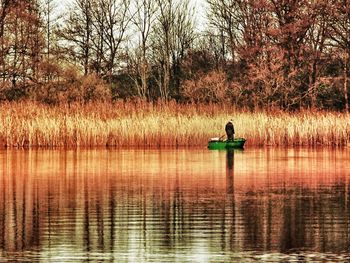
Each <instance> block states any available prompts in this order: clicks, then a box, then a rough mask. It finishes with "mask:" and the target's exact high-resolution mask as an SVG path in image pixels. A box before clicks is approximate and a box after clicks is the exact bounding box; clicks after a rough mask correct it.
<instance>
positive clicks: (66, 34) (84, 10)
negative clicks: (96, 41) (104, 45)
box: [58, 0, 93, 75]
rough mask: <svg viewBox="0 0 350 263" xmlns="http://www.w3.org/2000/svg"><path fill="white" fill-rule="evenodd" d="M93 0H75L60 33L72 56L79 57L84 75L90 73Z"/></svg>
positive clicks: (67, 50) (67, 51) (66, 51)
mask: <svg viewBox="0 0 350 263" xmlns="http://www.w3.org/2000/svg"><path fill="white" fill-rule="evenodd" d="M92 1H93V0H75V1H74V4H73V6H72V8H71V9H70V12H69V13H68V16H67V18H66V20H65V23H64V25H63V28H61V29H60V30H59V32H58V35H59V36H60V37H61V38H62V39H63V40H64V41H63V42H62V43H63V44H62V45H63V46H64V47H65V48H64V50H65V53H68V54H69V55H70V58H71V59H73V61H74V59H77V60H78V63H79V64H80V65H82V66H83V69H84V75H87V74H88V73H89V69H90V58H91V57H90V56H91V49H92V48H91V46H92V30H93V16H92V9H91V8H92Z"/></svg>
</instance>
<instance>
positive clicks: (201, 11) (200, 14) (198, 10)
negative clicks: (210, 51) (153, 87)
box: [54, 0, 206, 30]
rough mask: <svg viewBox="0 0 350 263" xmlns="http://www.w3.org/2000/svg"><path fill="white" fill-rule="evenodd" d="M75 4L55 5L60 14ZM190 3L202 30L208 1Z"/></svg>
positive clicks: (65, 1) (62, 2)
mask: <svg viewBox="0 0 350 263" xmlns="http://www.w3.org/2000/svg"><path fill="white" fill-rule="evenodd" d="M180 1H181V0H180ZM73 2H74V0H54V3H55V5H56V6H57V9H58V10H60V11H59V12H66V10H69V6H70V4H71V3H73ZM190 3H191V5H192V6H194V7H195V19H196V23H197V28H198V29H199V30H201V29H203V28H204V25H205V24H206V19H205V6H206V1H205V0H190Z"/></svg>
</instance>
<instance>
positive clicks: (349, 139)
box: [0, 102, 350, 147]
mask: <svg viewBox="0 0 350 263" xmlns="http://www.w3.org/2000/svg"><path fill="white" fill-rule="evenodd" d="M0 109H1V111H0V147H79V146H84V147H85V146H116V147H162V146H172V147H180V146H202V147H205V146H206V145H207V141H208V139H209V138H211V137H219V136H221V135H223V134H225V132H224V126H225V123H226V122H227V121H228V120H229V119H231V118H232V119H233V120H234V124H235V130H236V137H244V138H246V139H247V143H246V145H247V146H248V145H249V146H263V145H271V146H317V145H323V146H350V115H349V114H344V113H334V112H311V111H304V112H298V113H286V112H272V113H268V112H253V113H252V112H248V111H235V110H232V109H230V108H228V107H221V106H219V105H180V104H176V103H174V102H170V103H166V104H164V103H145V102H116V103H114V104H103V103H93V104H88V105H70V106H69V105H63V106H47V105H42V104H38V103H34V102H21V103H3V104H1V105H0Z"/></svg>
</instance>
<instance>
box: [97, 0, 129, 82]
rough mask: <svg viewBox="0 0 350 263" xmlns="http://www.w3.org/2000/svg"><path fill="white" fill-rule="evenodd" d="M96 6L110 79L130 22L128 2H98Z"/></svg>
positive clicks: (121, 0)
mask: <svg viewBox="0 0 350 263" xmlns="http://www.w3.org/2000/svg"><path fill="white" fill-rule="evenodd" d="M98 5H99V7H100V12H101V15H102V17H103V20H102V21H100V23H104V26H101V25H100V27H99V29H100V30H101V31H99V32H98V34H99V36H100V38H101V39H102V40H103V42H104V43H105V48H106V49H105V57H104V58H105V59H106V70H105V72H106V74H107V75H108V76H109V79H110V81H111V77H112V76H113V74H114V70H115V69H116V66H117V64H116V60H117V55H118V51H119V49H120V47H121V44H122V42H123V41H124V40H125V37H126V31H127V28H128V26H129V24H130V22H131V19H132V16H130V12H129V7H130V0H99V1H98Z"/></svg>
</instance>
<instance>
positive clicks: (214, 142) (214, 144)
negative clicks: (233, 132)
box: [208, 138, 246, 150]
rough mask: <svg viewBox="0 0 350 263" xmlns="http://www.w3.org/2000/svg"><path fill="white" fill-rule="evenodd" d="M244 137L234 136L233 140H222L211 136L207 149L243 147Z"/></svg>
mask: <svg viewBox="0 0 350 263" xmlns="http://www.w3.org/2000/svg"><path fill="white" fill-rule="evenodd" d="M245 141H246V140H245V139H244V138H236V139H234V140H233V141H227V140H226V141H223V140H220V139H218V138H212V139H210V141H209V142H208V149H209V150H225V149H243V147H244V143H245Z"/></svg>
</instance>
